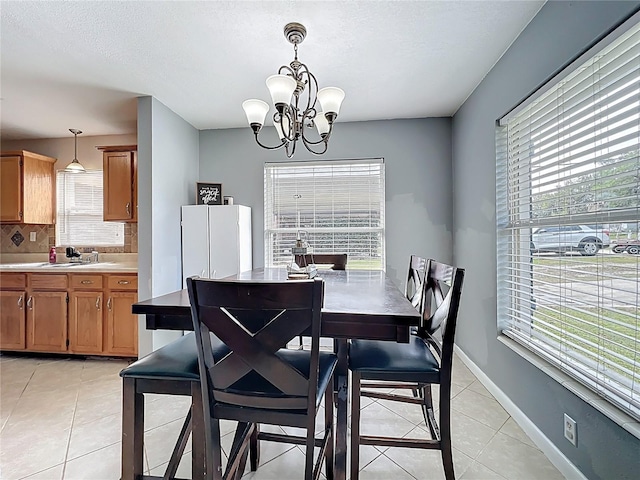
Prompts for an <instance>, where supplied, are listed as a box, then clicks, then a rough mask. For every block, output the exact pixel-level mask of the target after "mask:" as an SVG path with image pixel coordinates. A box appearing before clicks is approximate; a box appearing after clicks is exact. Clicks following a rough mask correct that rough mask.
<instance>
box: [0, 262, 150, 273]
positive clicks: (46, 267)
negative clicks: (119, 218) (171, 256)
mask: <svg viewBox="0 0 640 480" xmlns="http://www.w3.org/2000/svg"><path fill="white" fill-rule="evenodd" d="M7 272H20V273H22V272H28V273H34V272H35V273H138V264H137V263H132V262H98V263H78V264H72V263H67V262H64V263H62V262H61V263H55V264H51V263H48V262H47V263H43V262H26V263H2V264H0V273H7Z"/></svg>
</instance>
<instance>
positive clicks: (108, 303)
mask: <svg viewBox="0 0 640 480" xmlns="http://www.w3.org/2000/svg"><path fill="white" fill-rule="evenodd" d="M107 308H108V309H109V311H111V297H109V300H107Z"/></svg>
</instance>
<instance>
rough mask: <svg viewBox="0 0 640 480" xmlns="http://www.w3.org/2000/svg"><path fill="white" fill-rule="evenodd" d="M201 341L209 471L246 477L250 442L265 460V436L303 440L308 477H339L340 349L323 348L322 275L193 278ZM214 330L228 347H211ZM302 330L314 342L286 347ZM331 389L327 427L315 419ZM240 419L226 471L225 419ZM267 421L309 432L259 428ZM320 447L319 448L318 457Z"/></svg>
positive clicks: (224, 476) (326, 406)
mask: <svg viewBox="0 0 640 480" xmlns="http://www.w3.org/2000/svg"><path fill="white" fill-rule="evenodd" d="M187 288H188V291H189V299H190V303H191V314H192V320H193V326H194V331H195V335H196V341H197V346H198V363H199V367H200V382H201V391H202V408H203V415H202V416H203V417H204V434H205V437H204V438H205V442H204V443H205V445H206V462H205V463H206V467H205V470H206V472H207V478H210V479H214V480H219V479H230V478H240V476H242V474H243V472H244V464H245V462H246V458H247V451H248V450H249V451H250V452H251V454H252V458H253V459H254V460H253V461H252V462H251V470H256V469H257V467H258V462H259V443H260V441H262V440H265V441H274V442H284V443H294V444H299V445H304V447H305V453H306V461H305V471H304V478H305V479H307V480H310V479H317V478H319V477H320V474H321V469H322V462H323V460H324V461H325V475H326V477H327V479H332V478H333V462H334V458H333V457H334V453H333V452H334V451H333V439H334V434H333V393H332V392H333V390H332V388H333V382H332V379H333V372H334V370H335V367H336V363H337V357H336V355H335V354H333V353H330V352H320V348H319V346H320V321H321V307H322V301H323V282H322V280H321V279H313V280H285V281H282V282H270V281H242V280H231V281H229V280H226V281H225V280H208V279H198V278H195V277H192V278H188V279H187ZM210 333H212V334H213V335H215V337H217V338H219V339H220V340H221V341H222V342H223V343H224V344H225V345H226V347H227V349H228V351H227V352H226V353H224V354H221V353H222V352H220V351H218V352H216V351H215V350H213V349H212V348H211V340H210V339H211V336H210V335H209V334H210ZM300 334H305V335H309V336H311V350H309V351H307V350H291V349H287V348H284V347H285V346H286V344H287V342H289V341H290V340H291V339H292V338H295V337H296V336H298V335H300ZM323 397H324V410H325V411H324V429H323V431H322V433H321V435H320V436H319V437H316V435H315V419H316V415H317V413H318V411H319V409H320V404H321V401H322V398H323ZM222 419H226V420H234V421H237V422H238V428H237V429H236V433H235V436H234V439H233V444H232V447H231V451H230V454H229V458H228V461H227V466H226V469H225V472H224V474H223V473H222V463H221V461H222V455H221V446H220V427H219V421H220V420H222ZM260 424H268V425H280V426H288V427H298V428H302V429H305V432H306V433H305V436H300V435H298V436H296V435H285V434H277V433H271V432H262V431H260ZM314 447H320V453H319V454H318V455H317V458H315V459H314Z"/></svg>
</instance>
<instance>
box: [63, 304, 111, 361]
mask: <svg viewBox="0 0 640 480" xmlns="http://www.w3.org/2000/svg"><path fill="white" fill-rule="evenodd" d="M102 301H103V294H102V292H73V293H71V294H70V296H69V351H70V352H72V353H102Z"/></svg>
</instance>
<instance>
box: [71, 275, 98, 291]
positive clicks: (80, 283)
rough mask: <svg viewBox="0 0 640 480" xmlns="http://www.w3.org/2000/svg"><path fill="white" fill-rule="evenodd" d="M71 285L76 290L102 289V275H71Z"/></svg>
mask: <svg viewBox="0 0 640 480" xmlns="http://www.w3.org/2000/svg"><path fill="white" fill-rule="evenodd" d="M70 280H71V282H70V283H71V285H70V287H71V288H73V289H75V290H83V289H85V290H95V289H100V290H102V275H82V274H73V275H71V279H70Z"/></svg>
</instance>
